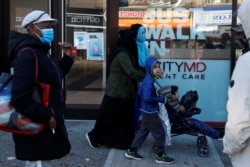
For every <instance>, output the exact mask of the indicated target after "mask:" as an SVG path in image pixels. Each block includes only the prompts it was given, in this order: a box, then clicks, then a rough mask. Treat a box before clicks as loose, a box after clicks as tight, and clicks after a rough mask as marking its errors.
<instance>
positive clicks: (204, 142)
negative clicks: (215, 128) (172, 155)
mask: <svg viewBox="0 0 250 167" xmlns="http://www.w3.org/2000/svg"><path fill="white" fill-rule="evenodd" d="M197 146H207V138H206V136H199V137H198V138H197Z"/></svg>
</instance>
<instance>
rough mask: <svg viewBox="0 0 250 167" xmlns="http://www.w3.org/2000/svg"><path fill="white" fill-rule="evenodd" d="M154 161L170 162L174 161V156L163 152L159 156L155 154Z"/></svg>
mask: <svg viewBox="0 0 250 167" xmlns="http://www.w3.org/2000/svg"><path fill="white" fill-rule="evenodd" d="M155 162H156V163H159V164H172V163H174V162H175V161H174V158H170V157H168V156H167V155H166V154H163V155H162V156H161V157H159V156H158V155H156V159H155Z"/></svg>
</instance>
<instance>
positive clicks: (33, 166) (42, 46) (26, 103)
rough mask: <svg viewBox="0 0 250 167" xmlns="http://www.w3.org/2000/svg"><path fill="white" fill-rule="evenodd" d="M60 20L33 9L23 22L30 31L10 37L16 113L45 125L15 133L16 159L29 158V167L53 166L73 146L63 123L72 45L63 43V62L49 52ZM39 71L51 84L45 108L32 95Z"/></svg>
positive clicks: (44, 79) (27, 161)
mask: <svg viewBox="0 0 250 167" xmlns="http://www.w3.org/2000/svg"><path fill="white" fill-rule="evenodd" d="M57 22H58V21H57V20H56V19H53V18H51V17H50V16H49V15H48V14H47V13H46V12H44V11H38V10H36V11H32V12H30V13H29V14H27V15H26V16H25V17H24V19H23V22H22V27H23V28H25V29H26V30H27V32H28V33H25V34H22V33H19V32H16V31H11V32H10V36H9V51H8V55H9V57H10V60H11V62H13V69H14V71H13V83H12V100H11V102H12V104H13V105H14V107H15V108H16V111H17V112H20V113H21V114H23V115H26V116H28V117H30V118H31V119H33V120H34V121H37V122H41V123H43V124H44V125H45V128H44V129H43V131H42V132H41V133H39V134H38V135H32V136H24V135H17V134H13V140H14V143H15V153H16V158H17V159H19V160H24V161H26V167H38V166H39V167H49V166H52V165H51V162H50V160H53V159H58V158H61V157H63V156H65V155H66V154H68V153H69V151H70V149H71V146H70V142H69V140H68V135H67V129H66V127H65V124H64V111H65V106H64V96H63V90H62V86H61V85H62V78H63V77H64V76H65V75H66V74H67V73H68V72H69V70H70V68H71V66H72V65H73V62H74V58H73V57H72V56H71V45H63V44H62V45H61V47H62V50H63V52H64V56H63V58H62V59H61V61H60V62H57V61H56V60H55V59H54V57H52V56H51V55H50V53H49V50H50V48H51V42H52V41H53V39H54V30H53V26H54V25H55V24H57ZM36 60H37V62H38V65H36ZM36 67H38V70H36ZM36 71H38V76H37V78H38V81H39V82H43V83H46V84H49V85H50V94H49V107H44V106H43V105H42V104H41V103H39V102H36V101H35V100H34V99H33V97H32V94H33V89H34V86H35V82H36V74H35V72H36Z"/></svg>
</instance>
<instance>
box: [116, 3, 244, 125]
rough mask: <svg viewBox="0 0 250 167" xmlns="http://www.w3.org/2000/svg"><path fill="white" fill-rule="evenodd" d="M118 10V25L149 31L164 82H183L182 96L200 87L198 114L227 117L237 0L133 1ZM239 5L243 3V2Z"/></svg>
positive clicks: (208, 118)
mask: <svg viewBox="0 0 250 167" xmlns="http://www.w3.org/2000/svg"><path fill="white" fill-rule="evenodd" d="M127 2H128V3H127V5H123V6H122V7H120V8H119V27H120V28H121V29H122V28H128V27H130V25H131V24H134V23H140V24H142V25H144V26H145V27H146V29H147V32H146V36H147V44H148V49H149V54H150V55H151V56H156V57H157V58H159V59H160V61H161V68H162V69H163V71H164V76H163V78H162V79H159V80H158V82H159V83H160V85H162V86H163V85H171V84H174V85H178V86H179V94H180V95H183V94H184V93H185V92H186V91H188V90H197V91H198V94H199V100H198V103H197V105H198V107H200V108H201V109H202V114H200V115H198V116H197V117H198V118H199V119H201V120H204V121H207V122H225V121H226V101H227V88H228V83H229V79H230V48H231V42H230V40H231V24H232V0H213V1H205V0H185V1H184V0H143V1H141V0H128V1H127ZM238 3H240V2H238Z"/></svg>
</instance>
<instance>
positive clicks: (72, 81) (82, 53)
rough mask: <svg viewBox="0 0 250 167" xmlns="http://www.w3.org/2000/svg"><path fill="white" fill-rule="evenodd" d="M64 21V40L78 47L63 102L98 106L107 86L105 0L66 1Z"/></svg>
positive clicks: (67, 80) (67, 79)
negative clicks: (65, 99)
mask: <svg viewBox="0 0 250 167" xmlns="http://www.w3.org/2000/svg"><path fill="white" fill-rule="evenodd" d="M65 18H66V19H65V24H66V27H65V32H66V33H65V40H66V41H68V42H70V43H72V44H73V45H74V46H75V47H76V48H77V57H76V58H75V63H74V65H73V68H72V69H71V71H70V73H69V74H68V75H67V78H66V90H67V92H66V94H67V101H66V103H67V105H68V107H70V105H74V104H80V105H81V104H87V105H91V104H97V105H99V104H100V103H101V99H102V97H103V90H104V88H105V83H106V77H105V76H106V67H105V62H106V49H105V48H106V45H105V44H106V42H105V41H106V0H92V1H78V0H68V1H67V2H66V14H65Z"/></svg>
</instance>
